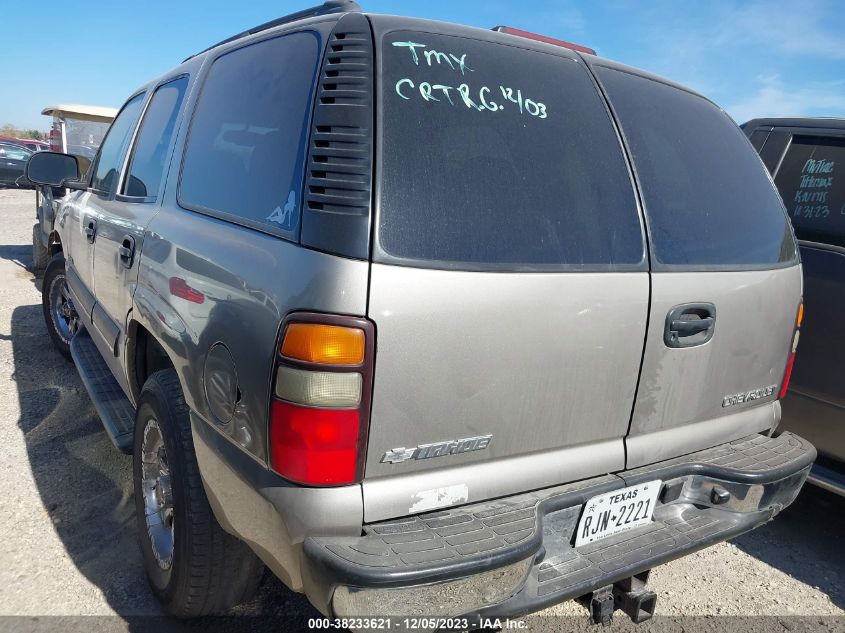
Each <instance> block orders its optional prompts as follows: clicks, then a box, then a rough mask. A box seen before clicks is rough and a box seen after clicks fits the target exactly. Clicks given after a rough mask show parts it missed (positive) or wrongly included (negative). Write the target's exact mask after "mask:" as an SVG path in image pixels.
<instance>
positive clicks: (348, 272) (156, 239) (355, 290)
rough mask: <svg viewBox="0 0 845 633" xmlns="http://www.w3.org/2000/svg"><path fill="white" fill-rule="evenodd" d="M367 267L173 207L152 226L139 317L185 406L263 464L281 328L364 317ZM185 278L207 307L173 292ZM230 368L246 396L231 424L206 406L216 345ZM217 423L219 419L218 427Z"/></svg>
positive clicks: (140, 279)
mask: <svg viewBox="0 0 845 633" xmlns="http://www.w3.org/2000/svg"><path fill="white" fill-rule="evenodd" d="M367 270H368V265H367V263H366V262H359V261H352V260H345V259H341V258H339V257H334V256H331V255H326V254H323V253H318V252H316V251H311V250H308V249H304V248H300V247H298V246H296V245H295V244H292V243H290V242H287V241H285V240H282V239H280V238H278V237H274V236H271V235H267V234H264V233H261V232H259V231H255V230H252V229H248V228H245V227H241V226H237V225H234V224H230V223H228V222H224V221H222V220H217V219H214V218H210V217H207V216H204V215H201V214H198V213H194V212H191V211H184V210H181V209H179V208H178V207H176V206H175V205H174V204H173V203H172V202H171V201H166V202H165V208H164V209H163V210H162V212H161V213H159V214H158V215H157V216H156V217H155V218H154V219H153V220H152V222H151V223H150V225H149V226H148V227H147V232H146V235H145V237H144V245H143V250H142V252H141V261H140V272H139V277H138V287H137V290H136V292H135V298H134V302H133V318H134V319H135V320H137V321H138V323H140V324H141V325H143V326H144V327H145V328H146V329H147V330H148V331H150V332H152V334H153V336H155V337H156V339H157V340H158V341H159V342H160V343H161V344H162V345H163V347H164V348H165V350H166V351H167V353H168V355H169V356H170V359H171V360H172V361H173V363H174V365H175V366H176V370H177V371H178V373H179V375H180V378H181V381H182V387H183V389H184V391H185V400H186V401H187V403H188V406H189V407H190V408H191V409H192V410H193V411H195V412H197V413H198V414H199V415H200V416H201V417H202V418H203V419H204V420H206V421H207V422H209V423H212V424H215V425H216V426H217V427H218V429H219V430H220V431H221V432H223V433H224V434H226V435H227V436H229V437H230V438H231V439H232V440H233V441H235V442H236V443H237V444H239V445H240V446H241V447H242V448H243V449H245V450H247V451H248V452H249V453H251V454H252V455H253V456H254V457H255V458H257V459H259V460H260V461H262V462H266V446H265V437H266V433H267V420H268V404H269V397H268V391H269V389H270V385H271V381H272V375H271V369H272V366H273V360H274V358H275V355H276V341H277V336H278V332H279V325H280V323H281V322H282V319H283V318H284V316H285V315H286V314H287V313H289V312H292V311H294V310H311V311H316V312H332V313H340V314H351V315H355V316H363V315H365V313H366V298H367ZM174 278H176V279H181V280H183V281H184V282H185V283H187V285H188V286H190V287H191V288H193V289H194V290H195V291H197V292H199V293H201V294H202V296H203V299H202V302H201V303H198V302H192V301H189V300H187V299H185V298H182V297H180V296H175V295H174V294H172V293H171V285H170V284H171V281H170V280H171V279H174ZM218 343H220V344H223V345H225V346H226V348H227V349H228V352H229V354H230V355H231V358H232V361H233V369H234V371H233V375H231V376H229V377H228V379H232V380H235V381H236V383H237V388H238V389H239V390H240V394H241V398H240V400H239V401H238V403H237V406H236V407H235V409H234V417H233V419H232V420H231V421H228V420H220V419H218V418H216V417H215V415H214V414H213V413H212V411H211V410H210V408H209V404H208V399H207V397H206V378H205V377H204V366H205V359H206V355H207V354H208V352H209V350H210V349H211V347H212V346H213V345H215V344H218ZM215 420H216V421H215Z"/></svg>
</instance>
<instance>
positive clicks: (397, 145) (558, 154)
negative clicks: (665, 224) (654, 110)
mask: <svg viewBox="0 0 845 633" xmlns="http://www.w3.org/2000/svg"><path fill="white" fill-rule="evenodd" d="M381 65H382V67H381V69H382V73H381V77H382V81H381V104H382V110H381V111H382V115H383V116H382V118H381V134H380V138H381V139H382V140H381V169H380V173H381V190H380V198H379V215H378V221H377V241H378V247H379V248H380V252H377V253H376V258H377V259H380V260H382V261H389V262H392V263H400V264H406V265H415V266H425V267H432V268H458V269H465V270H489V269H493V270H546V269H561V268H564V269H565V268H580V269H598V270H604V269H625V268H628V269H632V268H633V269H636V268H638V267H642V266H643V265H644V240H643V235H642V227H641V223H640V219H639V214H638V210H637V205H636V200H635V196H634V192H633V186H632V183H631V177H630V174H629V171H628V168H627V166H626V164H625V161H624V156H623V153H622V148H621V145H620V142H619V138H618V136H617V134H616V132H615V130H614V128H613V125H612V122H611V120H610V117H609V115H608V113H607V110H606V107H605V106H604V104H603V102H602V100H601V98H600V95H599V93H598V91H597V89H596V87H595V85H594V83H593V81H592V80H591V78H590V76H589V74H588V72H587V70H586V69H585V68H584V66H583V63H582V62H580V61H576V60H575V59H571V58H568V57H563V56H558V55H554V54H549V53H543V52H538V51H533V50H528V49H523V48H519V47H516V46H509V45H504V44H498V43H492V42H484V41H479V40H474V39H469V38H465V37H456V36H450V35H442V34H432V33H423V32H417V31H394V32H390V33H387V34H386V35H385V36H384V37H383V40H382V44H381Z"/></svg>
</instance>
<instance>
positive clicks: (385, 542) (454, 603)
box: [303, 433, 816, 619]
mask: <svg viewBox="0 0 845 633" xmlns="http://www.w3.org/2000/svg"><path fill="white" fill-rule="evenodd" d="M815 456H816V451H815V449H814V448H813V446H812V445H811V444H810V443H809V442H807V441H806V440H804V439H802V438H800V437H798V436H796V435H793V434H791V433H784V434H782V435H780V436H779V437H777V438H770V437H766V436H763V435H755V436H751V437H748V438H744V439H742V440H737V441H735V442H730V443H728V444H724V445H721V446H716V447H714V448H710V449H707V450H704V451H699V452H697V453H693V454H690V455H686V456H684V457H680V458H676V459H671V460H668V461H665V462H660V463H657V464H653V465H650V466H645V467H642V468H637V469H634V470H630V471H623V472H620V473H616V474H614V475H605V476H603V477H599V478H596V479H591V480H586V481H581V482H577V483H573V484H567V485H564V486H558V487H555V488H550V489H546V490H540V491H536V492H531V493H526V494H521V495H516V496H513V497H508V498H505V499H499V500H496V501H489V502H483V503H478V504H473V505H468V506H463V507H460V508H453V509H449V510H445V511H440V512H434V513H429V514H422V515H418V516H413V517H407V518H403V519H399V520H394V521H386V522H382V523H377V524H370V525H366V526H365V534H364V535H363V536H361V537H354V538H353V537H328V538H320V537H316V538H308V539H306V541H305V543H304V557H305V561H304V564H303V570H304V573H307V574H308V575H309V581H310V582H308V583H306V584H307V585H309V586H310V589H311V590H312V591H315V590H316V591H319V592H320V593H321V594H322V596H321V597H322V598H323V599H325V600H327V602H329V603H330V604H331V605H332V610H333V611H334V613H335V615H337V616H341V617H348V616H438V617H454V616H468V617H470V618H471V619H476V618H481V617H484V618H492V617H506V616H515V615H521V614H525V613H530V612H533V611H537V610H539V609H542V608H544V607H547V606H550V605H552V604H556V603H558V602H561V601H563V600H566V599H569V598H574V597H577V596H581V595H584V594H586V593H589V592H591V591H593V590H595V589H597V588H599V587H604V586H606V585H609V584H612V583H615V582H617V581H620V580H623V579H625V578H629V577H631V576H633V575H635V574H638V573H640V572H643V571H645V570H648V569H650V568H652V567H654V566H656V565H660V564H662V563H665V562H668V561H670V560H673V559H675V558H679V557H681V556H683V555H685V554H688V553H690V552H693V551H696V550H698V549H702V548H704V547H707V546H709V545H712V544H714V543H717V542H720V541H724V540H726V539H728V538H732V537H734V536H737V535H738V534H742V533H743V532H747V531H749V530H751V529H753V528H755V527H757V526H759V525H762V524H763V523H765V522H767V521H768V520H770V519H771V518H772V517H773V516H774V515H775V514H777V513H778V512H779V511H780V510H782V509H783V508H784V507H786V506H788V505H789V504H790V503H792V501H793V500H794V499H795V497H796V496H797V494H798V492H799V491H800V489H801V486H802V485H803V483H804V481H805V479H806V478H807V474H808V472H809V470H810V465H811V464H812V462H813V460H814V459H815ZM654 479H660V480H662V481H663V486H662V490H661V493H660V497H659V501H658V505H657V507H656V509H655V512H654V517H653V519H654V520H653V521H652V522H651V523H649V524H647V525H644V526H641V527H638V528H635V529H632V530H630V531H628V532H624V533H621V534H617V535H614V536H610V537H607V538H604V539H601V540H600V541H596V542H594V543H590V544H588V545H584V546H581V547H578V548H575V547H574V546H573V543H574V540H575V529H576V527H577V525H578V520H579V517H580V515H581V512H582V506H583V504H584V502H585V501H586V500H588V499H589V498H591V497H593V496H595V495H598V494H602V493H604V492H609V491H611V490H615V489H618V488H624V487H626V486H631V485H634V484H637V483H641V482H646V481H650V480H654ZM714 488H716V489H717V492H718V494H714ZM725 492H727V493H729V494H728V495H726V494H725Z"/></svg>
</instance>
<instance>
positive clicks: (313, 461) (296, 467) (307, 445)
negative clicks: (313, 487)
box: [270, 400, 361, 486]
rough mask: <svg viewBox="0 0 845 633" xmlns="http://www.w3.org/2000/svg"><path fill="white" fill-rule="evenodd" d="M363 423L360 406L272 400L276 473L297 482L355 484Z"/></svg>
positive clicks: (272, 436) (273, 464)
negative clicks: (316, 405) (314, 405)
mask: <svg viewBox="0 0 845 633" xmlns="http://www.w3.org/2000/svg"><path fill="white" fill-rule="evenodd" d="M360 426H361V418H360V415H359V413H358V410H357V409H341V410H337V409H314V408H311V407H300V406H297V405H295V404H291V403H289V402H285V401H283V400H273V404H272V410H271V414H270V464H271V466H272V467H273V469H274V470H275V471H276V472H277V473H279V474H280V475H282V476H283V477H285V478H286V479H290V480H291V481H295V482H298V483H305V484H317V485H324V486H330V485H342V484H350V483H353V482H355V481H356V479H357V470H358V434H359V430H360Z"/></svg>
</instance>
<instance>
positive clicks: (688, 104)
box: [597, 68, 796, 270]
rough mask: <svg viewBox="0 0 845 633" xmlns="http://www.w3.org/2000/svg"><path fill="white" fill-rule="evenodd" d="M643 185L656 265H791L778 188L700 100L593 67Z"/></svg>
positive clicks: (732, 127)
mask: <svg viewBox="0 0 845 633" xmlns="http://www.w3.org/2000/svg"><path fill="white" fill-rule="evenodd" d="M597 75H598V77H599V79H600V81H601V82H602V83H603V84H604V86H605V88H606V90H607V93H608V96H609V97H610V102H611V104H612V106H613V109H614V110H615V111H616V114H617V116H618V118H619V122H620V124H621V126H622V130H623V132H624V134H625V139H626V142H627V143H628V146H629V148H630V150H631V155H632V157H633V162H634V165H635V167H636V170H637V175H638V178H639V182H640V187H641V189H642V195H643V201H644V203H645V204H644V206H645V212H646V216H647V218H648V228H649V233H650V236H649V237H650V240H651V242H652V256H653V258H654V263H655V264H656V265H658V267H659V265H660V264H663V265H664V266H670V267H682V268H685V269H692V270H695V269H699V270H700V269H702V268H704V269H708V268H733V269H744V268H748V267H751V268H763V267H776V266H778V265H780V264H781V263H785V262H791V261H794V260H795V257H796V248H795V240H794V239H793V237H792V231H791V229H790V226H789V222H788V221H787V219H786V215H785V214H784V212H783V205H782V204H781V201H780V200H779V199H778V195H777V191H775V188H774V187H772V183H771V181H770V180H769V177H768V175H767V174H766V170H765V169H764V168H763V165H762V164H761V163H760V159H759V158H758V157H757V156H756V154H755V152H754V149H753V148H752V147H751V145H749V143H748V141H747V140H746V138H745V135H744V134H743V133H742V131H741V130H740V129H739V128H738V127H737V126H736V124H734V123H733V121H731V120H730V118H728V116H727V115H726V114H725V113H724V112H722V111H721V110H720V109H719V108H717V107H716V106H714V105H713V104H712V103H710V102H709V101H707V100H706V99H704V98H702V97H699V96H697V95H694V94H692V93H689V92H686V91H684V90H680V89H678V88H675V87H673V86H669V85H667V84H664V83H661V82H659V81H654V80H651V79H647V78H645V77H639V76H636V75H632V74H629V73H626V72H621V71H618V70H612V69H610V68H598V69H597Z"/></svg>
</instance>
